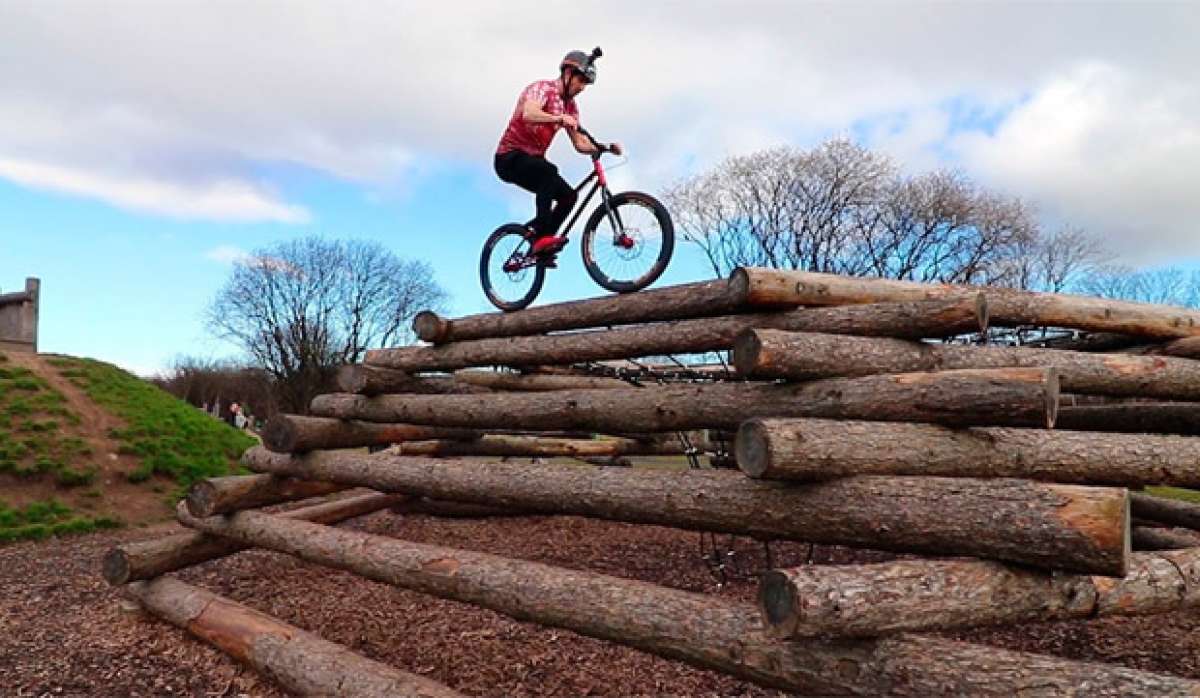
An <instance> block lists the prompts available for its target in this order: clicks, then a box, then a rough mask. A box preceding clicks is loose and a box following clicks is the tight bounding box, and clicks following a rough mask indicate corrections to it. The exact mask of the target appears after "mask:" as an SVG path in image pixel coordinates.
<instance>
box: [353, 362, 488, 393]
mask: <svg viewBox="0 0 1200 698" xmlns="http://www.w3.org/2000/svg"><path fill="white" fill-rule="evenodd" d="M337 384H338V388H339V389H341V390H343V391H345V392H347V393H359V394H360V395H381V394H383V393H417V394H419V395H457V394H467V395H472V394H477V393H486V392H488V389H487V388H485V387H483V386H479V385H470V384H468V383H461V382H459V381H456V380H454V379H453V378H452V377H450V376H413V375H410V374H408V373H406V372H404V371H396V370H393V369H388V368H380V367H378V366H365V365H363V364H350V365H349V366H343V367H341V368H340V369H338V372H337Z"/></svg>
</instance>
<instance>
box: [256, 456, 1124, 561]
mask: <svg viewBox="0 0 1200 698" xmlns="http://www.w3.org/2000/svg"><path fill="white" fill-rule="evenodd" d="M246 462H247V464H248V465H249V467H250V468H251V469H253V470H258V471H262V472H272V473H275V474H277V475H288V476H292V477H301V478H305V479H312V480H329V481H333V482H339V483H341V484H345V485H359V486H367V487H372V488H374V489H378V490H381V491H388V492H405V493H409V494H417V495H421V496H424V497H430V498H433V499H446V500H455V501H464V502H474V503H477V504H485V505H490V506H504V507H515V508H519V509H523V510H527V511H533V512H542V513H556V514H574V515H580V516H592V517H596V518H604V519H612V520H617V521H629V522H634V523H650V524H659V525H664V526H676V527H679V528H687V529H694V530H707V531H718V532H725V533H738V534H743V535H748V536H753V537H756V538H761V539H772V538H786V539H794V540H804V541H809V542H814V543H832V544H842V545H857V546H863V547H871V548H882V549H889V550H899V551H911V552H927V553H931V554H938V555H972V556H976V557H985V558H995V559H1002V560H1010V561H1014V562H1023V563H1027V564H1030V565H1035V566H1038V567H1050V568H1054V569H1071V570H1076V571H1081V572H1087V573H1094V574H1111V575H1117V576H1120V575H1123V574H1124V571H1125V569H1126V565H1127V561H1128V560H1127V558H1128V554H1129V511H1128V501H1127V497H1126V492H1125V490H1124V489H1113V488H1094V487H1076V486H1071V485H1044V484H1038V483H1033V482H1029V481H1026V480H1001V479H996V480H975V479H967V478H933V477H854V478H842V479H839V480H832V481H829V482H824V483H818V484H810V485H784V484H780V483H769V482H759V481H755V480H750V479H748V478H745V477H743V476H742V475H741V474H739V473H736V472H731V471H683V472H671V471H654V470H631V469H623V468H579V467H575V466H570V465H555V464H545V465H526V464H519V463H488V464H486V466H481V465H480V464H478V463H459V462H455V461H439V460H425V459H418V458H405V457H401V456H391V455H387V454H383V455H376V456H364V455H361V454H355V453H351V452H346V451H338V452H332V451H331V452H314V453H310V454H308V455H306V456H303V457H293V458H286V457H280V456H276V455H274V454H270V453H269V452H266V451H264V450H262V449H257V448H256V449H251V450H250V451H249V452H248V453H247V457H246Z"/></svg>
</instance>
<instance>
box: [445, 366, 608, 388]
mask: <svg viewBox="0 0 1200 698" xmlns="http://www.w3.org/2000/svg"><path fill="white" fill-rule="evenodd" d="M454 380H456V381H458V382H459V383H464V384H467V385H477V386H480V387H483V388H488V389H489V390H505V391H510V392H513V391H516V392H522V391H524V392H545V391H548V390H599V389H603V388H608V389H622V388H628V387H629V383H626V382H625V381H623V380H620V379H618V378H597V377H594V376H545V375H540V374H520V373H511V372H499V371H478V370H461V371H455V372H454Z"/></svg>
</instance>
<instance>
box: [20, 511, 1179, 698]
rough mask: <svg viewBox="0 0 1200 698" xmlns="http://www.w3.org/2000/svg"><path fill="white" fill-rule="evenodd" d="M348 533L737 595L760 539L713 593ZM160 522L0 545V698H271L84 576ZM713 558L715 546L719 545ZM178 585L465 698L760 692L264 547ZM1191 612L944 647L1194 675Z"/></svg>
mask: <svg viewBox="0 0 1200 698" xmlns="http://www.w3.org/2000/svg"><path fill="white" fill-rule="evenodd" d="M346 525H347V526H349V527H352V528H356V529H359V530H364V531H369V532H371V533H377V534H381V535H389V536H396V537H399V538H403V539H406V540H411V541H414V542H421V543H431V544H437V545H446V546H451V547H458V548H464V549H470V550H478V551H485V552H490V553H495V554H499V555H505V556H509V557H516V558H523V559H528V560H536V561H538V562H543V563H547V564H552V565H559V566H563V567H571V568H577V569H588V570H592V571H596V572H603V573H606V574H612V575H617V576H622V577H628V578H635V579H640V580H644V581H650V582H655V583H659V584H663V585H666V586H671V587H676V588H680V589H686V590H689V591H697V592H704V593H711V594H717V595H721V596H724V597H729V598H738V599H752V598H753V595H754V588H755V582H754V573H755V572H756V571H761V570H762V569H763V567H764V566H765V562H766V561H765V557H764V554H763V548H762V546H761V545H759V544H756V543H754V542H752V541H749V540H746V539H741V538H739V539H736V541H734V549H735V550H736V551H737V552H738V554H737V555H736V556H735V558H734V559H735V560H736V561H737V563H738V564H737V567H738V568H739V569H732V568H730V569H729V573H730V577H729V578H728V580H727V583H724V584H722V583H721V582H720V580H719V578H718V576H717V575H715V574H714V572H713V570H712V569H711V567H710V566H709V565H708V564H707V563H706V562H705V561H704V560H703V559H702V558H701V537H700V534H697V533H692V532H685V531H678V530H674V529H667V528H661V527H655V526H634V525H628V524H620V523H612V522H603V521H593V520H587V519H582V518H575V517H524V518H492V519H440V518H432V517H427V516H421V515H396V514H391V513H389V512H379V513H376V514H372V515H370V516H367V517H363V518H361V519H358V520H357V521H354V522H352V523H350V524H346ZM175 530H178V528H177V527H176V526H175V525H173V524H171V525H163V526H158V527H155V528H153V529H143V530H130V531H118V532H106V533H100V534H94V535H89V536H84V537H77V538H68V539H63V540H53V541H48V542H41V543H22V544H17V545H11V546H7V547H3V548H0V693H2V694H3V695H6V696H43V695H48V696H70V695H89V696H176V695H178V696H279V695H284V692H283V691H282V690H281V689H280V688H279V687H278V686H277V685H276V684H275V683H273V682H272V681H271V680H270V679H268V678H265V677H262V676H260V675H258V674H256V673H255V672H254V671H253V670H251V669H249V668H246V667H243V666H241V665H239V664H237V663H236V662H234V661H233V660H232V659H230V658H228V657H227V656H226V655H225V654H223V653H222V652H220V651H219V650H216V649H214V648H212V647H211V646H209V645H207V644H205V643H203V642H201V641H199V640H196V639H194V638H192V637H191V636H190V635H188V634H187V633H185V632H183V631H182V630H179V629H177V628H175V627H174V626H170V625H167V624H166V623H163V622H160V621H157V620H155V619H153V618H149V617H147V616H144V615H142V614H140V613H138V612H137V611H136V610H134V608H133V607H131V606H129V604H127V603H122V601H121V597H120V594H119V593H118V592H117V591H116V590H114V589H111V588H109V587H108V586H107V585H106V584H105V582H104V581H103V579H102V578H101V576H100V560H101V558H102V557H103V555H104V553H105V552H107V550H108V549H109V548H110V547H111V546H113V545H114V544H116V543H120V542H125V541H131V540H138V539H144V538H151V537H156V536H160V535H165V534H167V533H170V532H174V531H175ZM718 542H719V543H720V544H721V546H722V547H724V546H726V545H727V544H728V543H729V539H728V537H725V536H721V537H719V538H718ZM772 553H773V556H774V563H775V565H776V566H784V565H798V564H803V563H804V562H806V561H807V560H808V559H809V557H810V554H811V559H812V560H813V562H816V563H818V564H828V563H851V562H866V561H878V560H884V559H888V556H887V555H886V554H884V553H876V552H872V551H854V550H849V549H845V548H837V547H831V546H816V547H815V548H813V549H812V550H811V553H810V548H809V546H807V545H801V544H793V543H775V544H773V545H772ZM178 576H179V577H180V578H181V579H183V580H185V581H187V582H189V583H192V584H196V585H199V586H201V587H204V588H205V589H208V590H210V591H214V592H216V593H218V594H222V595H225V596H227V597H229V598H231V599H234V600H236V601H239V602H241V603H244V604H246V605H248V606H251V607H253V608H255V609H258V610H260V611H263V612H266V613H269V614H271V615H273V616H276V617H277V618H280V619H281V620H284V621H286V622H288V623H291V624H293V625H296V626H298V627H300V628H303V629H305V630H308V631H312V632H315V633H317V634H319V635H320V636H321V637H323V638H325V639H327V640H331V641H334V642H338V643H341V644H343V645H346V646H348V647H350V648H351V649H353V650H354V651H356V652H358V653H360V654H363V655H365V656H367V657H370V658H372V659H376V660H379V661H383V662H387V663H389V664H392V665H394V666H397V667H400V668H402V669H405V670H407V671H411V672H414V673H417V674H421V675H423V676H427V677H429V678H431V679H433V680H435V681H438V682H441V683H443V684H446V685H448V686H451V687H452V688H455V689H457V690H459V691H462V692H463V693H466V694H469V695H478V696H579V695H596V696H632V695H660V694H675V695H720V696H775V695H780V694H779V692H777V691H771V690H767V689H763V688H760V687H757V686H755V685H753V684H749V683H746V682H742V681H738V680H735V679H732V678H730V677H727V676H724V675H721V674H717V673H714V672H710V671H704V670H700V669H695V668H692V667H690V666H688V665H684V664H680V663H678V662H673V661H669V660H666V659H661V658H658V657H655V656H652V655H649V654H646V653H643V652H639V651H637V650H633V649H629V648H626V647H623V646H620V645H616V644H612V643H608V642H603V641H600V640H593V639H591V638H587V637H582V636H579V635H576V634H574V633H572V632H569V631H565V630H559V629H552V628H544V627H541V626H537V625H534V624H530V623H521V622H517V621H514V620H511V619H509V618H507V617H504V616H500V615H497V614H495V613H492V612H491V611H487V610H483V609H479V608H476V607H473V606H470V605H466V604H461V603H456V602H452V601H445V600H441V599H436V598H432V597H428V596H424V595H421V594H418V593H415V592H409V591H404V590H401V589H396V588H393V587H390V586H386V585H383V584H379V583H375V582H370V581H366V580H363V579H360V578H358V577H355V576H353V575H351V574H348V573H344V572H338V571H333V570H328V569H325V568H323V567H319V566H315V565H311V564H308V563H304V562H300V561H297V560H295V559H293V558H290V557H287V556H284V555H280V554H276V553H270V552H265V551H247V552H243V553H239V554H237V555H234V556H231V557H228V558H225V559H222V560H215V561H213V562H209V563H205V564H203V565H200V566H197V567H194V568H191V569H188V570H185V571H182V572H180V573H178ZM1198 628H1200V614H1196V613H1188V614H1172V615H1168V616H1157V617H1153V618H1119V619H1114V618H1108V619H1102V620H1094V621H1086V622H1059V623H1038V624H1027V625H1023V626H1014V627H1007V628H1000V629H990V630H976V631H970V632H962V633H957V634H955V635H954V636H955V637H959V638H962V639H969V640H972V641H976V642H982V643H987V644H993V645H997V646H1003V647H1007V648H1011V649H1020V650H1027V651H1035V652H1043V653H1048V654H1055V655H1059V656H1063V657H1069V658H1073V659H1081V660H1089V661H1103V662H1113V663H1117V664H1122V665H1125V666H1130V667H1135V668H1138V669H1144V670H1150V671H1157V672H1165V673H1172V674H1178V675H1182V676H1187V677H1193V678H1200V666H1198V661H1200V633H1197V632H1195V631H1196V630H1197V629H1198Z"/></svg>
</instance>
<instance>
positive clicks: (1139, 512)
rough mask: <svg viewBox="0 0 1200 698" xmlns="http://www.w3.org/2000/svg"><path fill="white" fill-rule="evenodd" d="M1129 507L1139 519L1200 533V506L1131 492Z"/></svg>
mask: <svg viewBox="0 0 1200 698" xmlns="http://www.w3.org/2000/svg"><path fill="white" fill-rule="evenodd" d="M1129 506H1130V511H1131V515H1132V516H1136V517H1137V518H1139V519H1149V520H1150V521H1157V522H1159V523H1163V524H1166V525H1168V526H1178V527H1179V528H1189V529H1191V530H1193V531H1200V504H1194V503H1192V502H1182V501H1179V500H1178V499H1167V498H1166V497H1156V496H1154V495H1152V494H1146V493H1144V492H1131V493H1130V494H1129Z"/></svg>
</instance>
